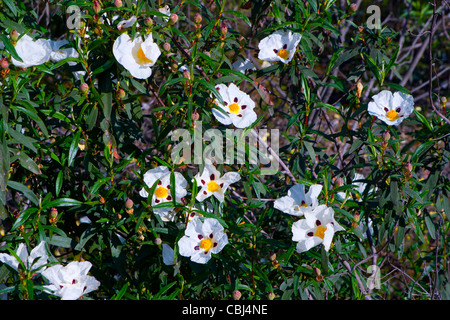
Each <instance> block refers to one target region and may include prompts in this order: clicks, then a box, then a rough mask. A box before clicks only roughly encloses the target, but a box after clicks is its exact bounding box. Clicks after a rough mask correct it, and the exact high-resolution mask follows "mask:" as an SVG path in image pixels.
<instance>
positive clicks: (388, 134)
mask: <svg viewBox="0 0 450 320" xmlns="http://www.w3.org/2000/svg"><path fill="white" fill-rule="evenodd" d="M390 138H391V133H390V132H389V130H386V131H384V132H383V139H384V140H385V141H389V139H390Z"/></svg>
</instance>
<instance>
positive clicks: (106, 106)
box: [102, 92, 112, 121]
mask: <svg viewBox="0 0 450 320" xmlns="http://www.w3.org/2000/svg"><path fill="white" fill-rule="evenodd" d="M102 102H103V114H104V116H105V118H106V120H108V121H109V120H111V110H112V93H111V92H108V93H104V94H103V96H102Z"/></svg>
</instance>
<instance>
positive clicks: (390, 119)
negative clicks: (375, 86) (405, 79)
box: [367, 90, 414, 126]
mask: <svg viewBox="0 0 450 320" xmlns="http://www.w3.org/2000/svg"><path fill="white" fill-rule="evenodd" d="M372 99H373V101H371V102H369V105H368V107H367V111H368V112H369V114H370V115H371V116H376V117H377V118H378V119H380V120H382V121H384V122H385V123H386V124H387V125H389V126H396V125H398V124H400V122H402V121H403V119H404V118H407V117H408V116H409V115H410V114H411V113H412V112H413V111H414V99H413V97H412V96H411V95H409V94H405V93H402V92H395V93H394V94H392V92H390V91H388V90H383V91H381V92H379V93H378V94H376V95H374V96H373V97H372Z"/></svg>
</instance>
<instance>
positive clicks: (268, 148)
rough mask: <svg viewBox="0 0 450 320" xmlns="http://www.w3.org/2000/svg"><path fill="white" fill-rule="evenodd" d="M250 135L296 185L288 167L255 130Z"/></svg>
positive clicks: (295, 180)
mask: <svg viewBox="0 0 450 320" xmlns="http://www.w3.org/2000/svg"><path fill="white" fill-rule="evenodd" d="M251 132H252V134H253V135H254V136H255V137H256V138H257V139H258V141H259V143H261V144H262V145H263V146H264V148H266V149H267V151H269V152H270V154H271V155H272V156H273V157H274V158H275V160H277V162H278V163H279V164H280V166H281V167H282V168H283V169H284V170H285V171H286V174H287V175H288V176H289V177H290V178H291V180H292V182H293V183H295V184H297V179H295V177H294V175H293V174H292V172H291V170H289V168H288V166H286V164H285V163H284V162H283V160H281V158H280V157H279V156H278V154H276V153H275V152H274V151H273V150H272V148H271V147H270V146H269V145H268V144H267V143H266V142H265V141H264V140H263V139H262V138H261V137H260V135H259V134H258V133H257V132H256V131H255V129H252V131H251Z"/></svg>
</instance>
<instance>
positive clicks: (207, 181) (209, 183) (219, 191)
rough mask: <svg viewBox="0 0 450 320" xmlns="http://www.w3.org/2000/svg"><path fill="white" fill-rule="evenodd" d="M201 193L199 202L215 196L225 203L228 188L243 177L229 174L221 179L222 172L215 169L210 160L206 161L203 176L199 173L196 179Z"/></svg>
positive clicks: (237, 174)
mask: <svg viewBox="0 0 450 320" xmlns="http://www.w3.org/2000/svg"><path fill="white" fill-rule="evenodd" d="M194 179H195V180H196V181H197V186H198V187H199V188H201V189H200V191H199V192H198V194H197V197H196V199H197V201H203V200H205V199H206V198H208V197H210V196H211V195H214V196H215V197H216V198H217V200H219V201H220V202H223V201H225V197H224V194H225V192H226V191H227V189H228V187H229V186H230V185H231V184H233V183H235V182H237V181H239V180H240V179H241V176H240V175H239V173H237V172H227V173H225V174H224V175H223V176H222V177H220V172H219V171H217V169H216V168H215V167H214V165H213V164H212V163H211V161H209V160H207V159H206V160H205V168H204V169H203V172H202V174H200V172H199V173H197V174H196V175H195V177H194Z"/></svg>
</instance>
